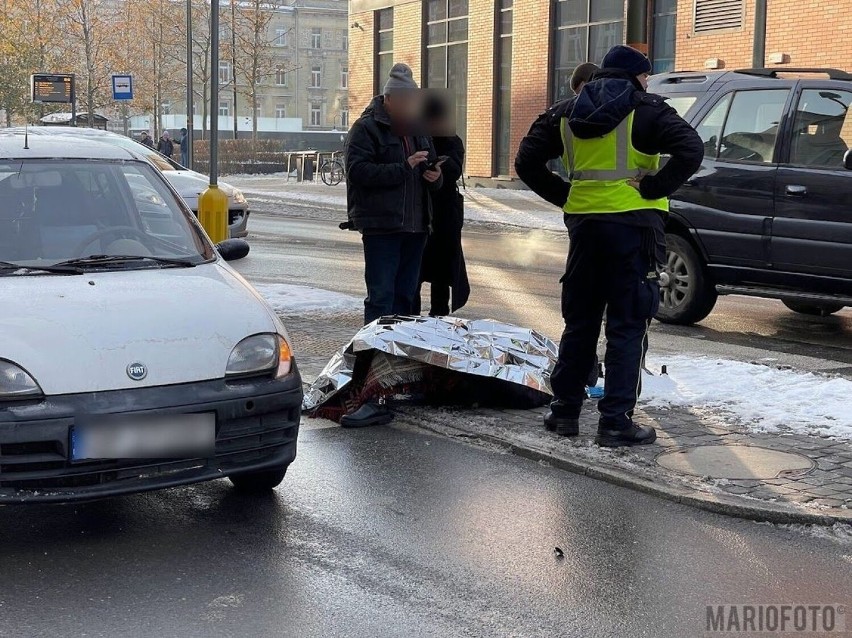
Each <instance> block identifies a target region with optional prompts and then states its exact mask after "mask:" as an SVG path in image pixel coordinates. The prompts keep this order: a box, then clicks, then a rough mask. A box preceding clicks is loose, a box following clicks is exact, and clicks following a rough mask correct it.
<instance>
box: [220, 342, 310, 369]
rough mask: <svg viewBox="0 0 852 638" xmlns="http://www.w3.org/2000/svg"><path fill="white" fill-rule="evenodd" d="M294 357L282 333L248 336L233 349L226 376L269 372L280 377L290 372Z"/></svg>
mask: <svg viewBox="0 0 852 638" xmlns="http://www.w3.org/2000/svg"><path fill="white" fill-rule="evenodd" d="M292 358H293V355H292V353H291V351H290V344H288V343H287V340H286V339H284V337H282V336H281V335H277V334H260V335H254V336H253V337H246V338H245V339H243V340H242V341H240V342H239V343H238V344H237V345H236V346H234V349H233V350H232V351H231V356H230V357H228V365H227V367H226V368H225V376H226V377H246V376H255V375H258V374H263V373H265V372H269V373H274V375H275V378H276V379H278V378H281V377H283V376H286V375H287V374H289V373H290V367H291V363H292Z"/></svg>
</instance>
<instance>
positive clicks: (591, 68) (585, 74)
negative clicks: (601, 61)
mask: <svg viewBox="0 0 852 638" xmlns="http://www.w3.org/2000/svg"><path fill="white" fill-rule="evenodd" d="M598 71H600V67H599V66H598V65H597V64H594V63H593V62H583V64H581V65H579V66H578V67H577V68H576V69H574V72H573V73H572V74H571V90H572V91H574V94H575V95H579V94H580V91H582V90H583V87H584V86H586V84H587V83H588V82H590V81H591V79H592V76H593V75H594V74H595V73H596V72H598Z"/></svg>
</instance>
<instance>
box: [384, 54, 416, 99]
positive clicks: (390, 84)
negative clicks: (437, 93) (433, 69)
mask: <svg viewBox="0 0 852 638" xmlns="http://www.w3.org/2000/svg"><path fill="white" fill-rule="evenodd" d="M417 88H418V87H417V82H415V81H414V73H412V71H411V68H410V67H409V66H408V65H407V64H403V63H402V62H397V63H396V64H394V65H393V67H391V70H390V77H388V81H387V82H386V83H385V91H384V94H385V95H388V94H390V93H395V92H397V91H413V90H416V89H417Z"/></svg>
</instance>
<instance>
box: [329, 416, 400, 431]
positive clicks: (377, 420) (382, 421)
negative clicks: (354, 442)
mask: <svg viewBox="0 0 852 638" xmlns="http://www.w3.org/2000/svg"><path fill="white" fill-rule="evenodd" d="M391 421H393V414H382V415H380V416H375V417H373V418H372V419H364V420H363V421H355V422H352V421H348V420H347V419H346V417H343V418H342V419H340V427H342V428H353V429H354V428H368V427H370V426H371V425H387V424H388V423H390V422H391Z"/></svg>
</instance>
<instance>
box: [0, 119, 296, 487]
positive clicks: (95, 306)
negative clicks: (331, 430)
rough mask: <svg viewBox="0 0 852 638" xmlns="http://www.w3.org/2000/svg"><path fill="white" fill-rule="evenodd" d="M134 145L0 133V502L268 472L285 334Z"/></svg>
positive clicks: (286, 433)
mask: <svg viewBox="0 0 852 638" xmlns="http://www.w3.org/2000/svg"><path fill="white" fill-rule="evenodd" d="M247 252H248V244H247V243H245V241H244V240H242V239H229V240H226V241H224V242H222V243H221V244H219V245H218V246H214V245H213V244H212V243H211V242H210V240H209V238H208V237H207V235H206V234H205V233H204V231H203V229H202V228H201V226H200V224H199V223H198V221H197V219H196V218H195V217H194V216H193V215H192V213H191V212H190V210H189V209H188V208H187V207H186V205H185V204H184V203H183V202H182V201H181V199H180V197H179V196H178V194H177V193H176V192H175V191H174V189H173V188H171V187H170V186H169V183H168V182H167V181H165V179H164V177H163V175H162V174H161V173H160V172H159V171H157V170H156V169H155V168H154V167H153V166H151V164H150V163H149V162H148V161H147V160H146V159H145V158H144V157H143V156H142V155H139V154H136V153H133V152H131V151H128V150H125V149H122V148H118V147H116V146H112V145H108V144H104V143H102V142H98V141H95V140H89V139H80V140H76V141H75V143H74V144H67V142H66V141H64V140H60V139H57V138H56V137H53V136H30V137H29V140H28V143H27V144H25V140H24V137H23V136H20V135H4V136H0V307H2V308H3V312H2V313H0V334H2V335H3V338H2V340H0V502H22V501H67V500H75V499H92V498H98V497H102V496H111V495H117V494H124V493H130V492H138V491H143V490H150V489H156V488H162V487H169V486H173V485H182V484H187V483H193V482H197V481H204V480H209V479H215V478H221V477H226V476H227V477H229V478H230V480H231V481H232V483H233V484H234V485H235V486H236V487H238V488H242V489H245V490H266V489H271V488H272V487H274V486H276V485H277V484H278V483H280V482H281V480H282V479H283V478H284V474H285V472H286V470H287V467H288V465H289V464H290V463H291V462H292V461H293V459H294V458H295V455H296V438H297V435H298V429H299V416H300V406H301V403H302V383H301V380H300V377H299V373H298V370H297V368H296V364H295V361H294V360H293V355H292V352H291V348H290V342H289V339H288V335H287V332H286V330H285V328H284V326H283V325H282V323H281V321H280V320H279V319H278V317H277V316H276V315H275V313H274V312H273V310H272V309H271V308H270V307H269V306H268V305H267V304H266V303H265V302H264V301H263V299H262V298H261V297H260V295H259V294H258V293H257V292H256V291H255V290H254V289H253V288H252V287H251V286H250V285H249V284H248V283H247V282H246V281H245V280H244V279H243V278H242V277H241V276H240V275H239V274H237V272H236V271H234V270H233V269H232V268H231V267H230V266H229V265H228V264H227V263H226V260H228V259H236V258H240V257H242V256H245V254H246V253H247Z"/></svg>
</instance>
